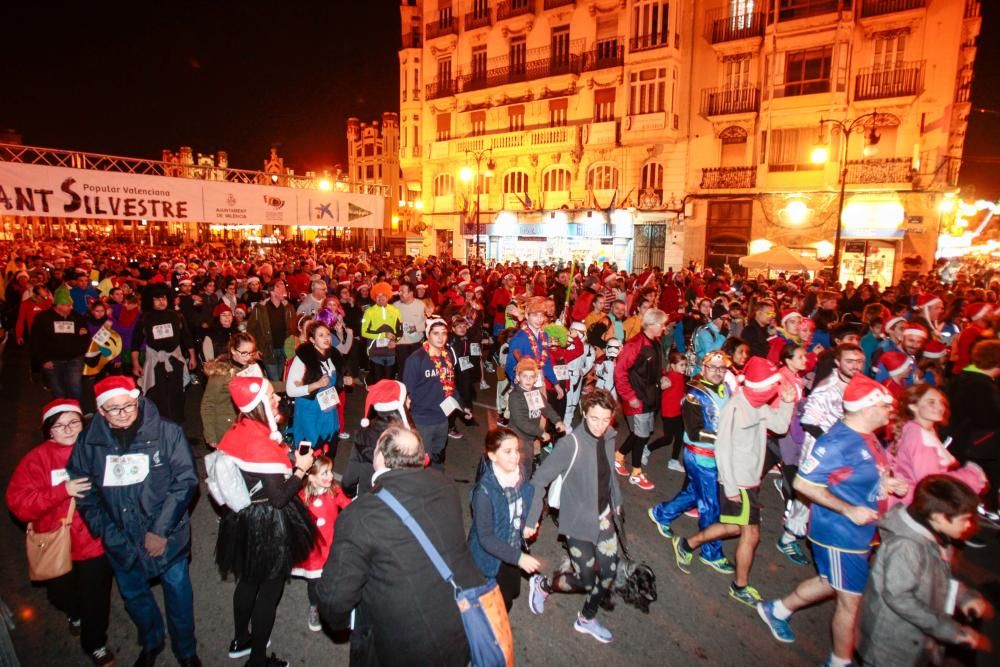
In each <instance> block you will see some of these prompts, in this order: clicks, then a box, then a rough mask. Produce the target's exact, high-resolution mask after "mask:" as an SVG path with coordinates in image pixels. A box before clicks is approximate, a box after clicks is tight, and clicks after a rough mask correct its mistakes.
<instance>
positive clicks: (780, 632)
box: [757, 600, 795, 644]
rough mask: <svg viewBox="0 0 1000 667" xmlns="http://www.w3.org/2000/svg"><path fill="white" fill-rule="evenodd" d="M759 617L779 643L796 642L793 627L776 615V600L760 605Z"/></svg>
mask: <svg viewBox="0 0 1000 667" xmlns="http://www.w3.org/2000/svg"><path fill="white" fill-rule="evenodd" d="M757 615H758V616H760V619H761V620H762V621H764V622H765V623H767V627H768V628H769V629H770V630H771V634H772V635H774V638H775V639H777V640H778V641H779V642H782V643H785V644H791V643H792V642H794V641H795V633H794V632H792V626H791V624H789V622H788V619H787V618H786V619H784V620H782V619H780V618H778V617H777V616H775V615H774V600H768V601H767V602H761V603H759V604H758V605H757Z"/></svg>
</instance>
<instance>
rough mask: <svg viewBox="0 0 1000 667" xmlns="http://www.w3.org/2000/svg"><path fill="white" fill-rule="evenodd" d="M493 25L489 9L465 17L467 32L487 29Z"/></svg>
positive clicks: (473, 12) (470, 13)
mask: <svg viewBox="0 0 1000 667" xmlns="http://www.w3.org/2000/svg"><path fill="white" fill-rule="evenodd" d="M491 23H492V21H490V8H489V7H486V8H485V9H483V10H480V11H472V12H469V13H468V14H466V15H465V29H466V31H469V30H475V29H476V28H486V27H488V26H489V25H490V24H491Z"/></svg>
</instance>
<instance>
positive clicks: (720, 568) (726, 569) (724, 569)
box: [698, 556, 736, 574]
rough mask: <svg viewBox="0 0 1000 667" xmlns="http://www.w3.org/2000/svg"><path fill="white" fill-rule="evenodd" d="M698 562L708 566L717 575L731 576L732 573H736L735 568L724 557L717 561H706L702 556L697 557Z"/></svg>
mask: <svg viewBox="0 0 1000 667" xmlns="http://www.w3.org/2000/svg"><path fill="white" fill-rule="evenodd" d="M698 560H700V561H701V562H702V563H704V564H705V565H707V566H709V567H710V568H712V569H713V570H715V571H716V572H718V573H719V574H732V573H733V572H735V571H736V568H734V567H733V564H732V563H730V562H729V559H728V558H726V557H725V556H723V557H722V558H719V559H717V560H708V559H707V558H705V557H704V556H698Z"/></svg>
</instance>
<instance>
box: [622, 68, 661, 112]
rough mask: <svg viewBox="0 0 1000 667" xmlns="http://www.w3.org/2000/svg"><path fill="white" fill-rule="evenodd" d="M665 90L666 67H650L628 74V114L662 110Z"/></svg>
mask: <svg viewBox="0 0 1000 667" xmlns="http://www.w3.org/2000/svg"><path fill="white" fill-rule="evenodd" d="M666 91H667V68H666V67H651V68H649V69H644V70H639V71H638V72H632V73H631V74H629V103H628V109H629V111H628V112H629V115H632V116H637V115H639V114H644V113H656V112H660V111H663V110H664V108H665V104H664V102H665V97H666Z"/></svg>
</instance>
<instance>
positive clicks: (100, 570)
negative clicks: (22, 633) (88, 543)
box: [46, 554, 113, 653]
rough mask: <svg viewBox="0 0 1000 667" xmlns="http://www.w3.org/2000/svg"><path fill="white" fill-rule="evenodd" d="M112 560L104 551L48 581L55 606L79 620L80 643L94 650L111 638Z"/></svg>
mask: <svg viewBox="0 0 1000 667" xmlns="http://www.w3.org/2000/svg"><path fill="white" fill-rule="evenodd" d="M112 576H113V574H112V572H111V564H110V563H109V562H108V559H107V557H106V556H104V554H101V555H100V556H97V557H96V558H88V559H87V560H75V561H73V569H72V570H70V571H69V572H67V573H66V574H64V575H63V576H61V577H58V578H56V579H52V580H50V581H49V582H47V584H46V592H47V595H48V598H49V602H51V603H52V606H53V607H55V608H56V609H58V610H59V611H61V612H63V613H64V614H66V616H68V617H69V618H71V619H73V620H77V619H79V620H80V645H81V646H82V647H83V650H84V652H85V653H92V652H94V651H96V650H97V649H99V648H101V647H102V646H104V645H105V643H107V641H108V614H109V612H110V610H111V578H112Z"/></svg>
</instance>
